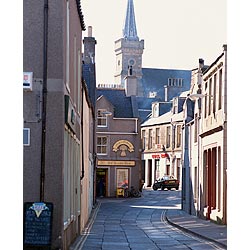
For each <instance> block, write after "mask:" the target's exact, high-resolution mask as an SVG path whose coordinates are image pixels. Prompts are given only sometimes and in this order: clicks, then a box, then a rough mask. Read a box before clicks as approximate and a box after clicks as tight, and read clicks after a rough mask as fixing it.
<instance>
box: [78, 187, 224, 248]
mask: <svg viewBox="0 0 250 250" xmlns="http://www.w3.org/2000/svg"><path fill="white" fill-rule="evenodd" d="M180 202H181V191H175V190H174V191H166V190H164V191H161V190H158V191H153V190H149V189H145V190H143V196H142V197H141V198H127V199H124V198H110V199H109V198H103V199H100V200H99V208H98V211H97V214H96V218H95V220H94V222H93V225H92V227H90V230H89V232H87V233H86V235H87V237H85V239H84V240H83V241H82V242H81V243H80V244H79V245H78V249H81V250H94V249H95V250H97V249H102V250H113V249H119V250H127V249H132V250H141V249H143V250H159V249H162V250H163V249H168V250H174V249H183V250H184V249H193V250H195V249H196V250H198V249H202V250H208V249H220V248H219V247H216V246H215V245H213V244H211V243H209V242H205V241H204V240H202V239H199V238H196V237H194V236H192V235H188V234H187V233H183V232H182V231H180V230H179V229H177V228H175V227H173V226H171V225H170V224H168V222H167V221H166V219H165V218H166V216H165V214H166V212H167V211H168V210H176V209H180V207H181V206H180Z"/></svg>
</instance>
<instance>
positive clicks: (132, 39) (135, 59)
mask: <svg viewBox="0 0 250 250" xmlns="http://www.w3.org/2000/svg"><path fill="white" fill-rule="evenodd" d="M143 49H144V40H139V37H138V36H137V30H136V23H135V13H134V3H133V0H128V3H127V12H126V17H125V22H124V27H123V37H122V38H121V39H119V40H117V41H115V55H116V73H115V83H116V84H121V85H122V86H123V87H124V86H125V78H126V76H128V72H129V71H130V72H132V74H133V77H135V78H136V79H137V85H138V87H137V88H138V91H139V93H138V94H139V95H140V82H141V78H142V53H143ZM131 69H132V71H131Z"/></svg>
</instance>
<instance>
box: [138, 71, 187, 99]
mask: <svg viewBox="0 0 250 250" xmlns="http://www.w3.org/2000/svg"><path fill="white" fill-rule="evenodd" d="M142 75H143V76H142V88H143V91H144V94H145V93H148V92H150V91H156V92H157V97H158V98H159V99H160V101H165V90H164V85H167V84H168V78H183V79H184V80H183V87H171V89H169V91H168V97H169V100H171V99H172V98H173V97H175V96H178V95H180V93H181V92H183V91H186V90H189V89H190V83H191V70H180V69H155V68H142Z"/></svg>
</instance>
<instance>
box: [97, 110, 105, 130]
mask: <svg viewBox="0 0 250 250" xmlns="http://www.w3.org/2000/svg"><path fill="white" fill-rule="evenodd" d="M104 112H107V110H106V109H98V111H97V127H107V115H106V114H104Z"/></svg>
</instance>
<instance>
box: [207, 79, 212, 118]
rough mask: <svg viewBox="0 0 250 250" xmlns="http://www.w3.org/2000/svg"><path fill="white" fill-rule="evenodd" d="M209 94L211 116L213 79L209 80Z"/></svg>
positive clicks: (209, 112)
mask: <svg viewBox="0 0 250 250" xmlns="http://www.w3.org/2000/svg"><path fill="white" fill-rule="evenodd" d="M208 87H209V92H208V115H210V114H211V102H212V99H211V95H212V78H210V79H209V86H208Z"/></svg>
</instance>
